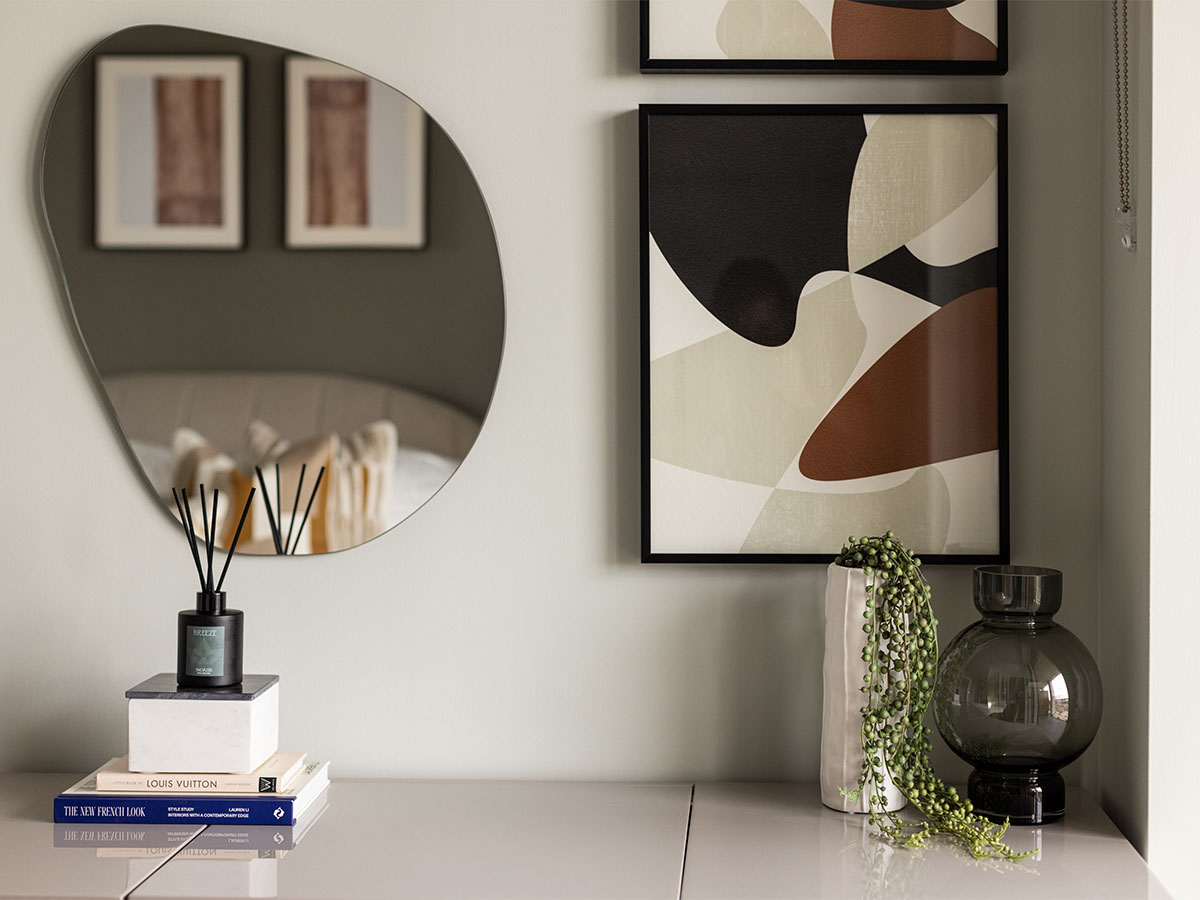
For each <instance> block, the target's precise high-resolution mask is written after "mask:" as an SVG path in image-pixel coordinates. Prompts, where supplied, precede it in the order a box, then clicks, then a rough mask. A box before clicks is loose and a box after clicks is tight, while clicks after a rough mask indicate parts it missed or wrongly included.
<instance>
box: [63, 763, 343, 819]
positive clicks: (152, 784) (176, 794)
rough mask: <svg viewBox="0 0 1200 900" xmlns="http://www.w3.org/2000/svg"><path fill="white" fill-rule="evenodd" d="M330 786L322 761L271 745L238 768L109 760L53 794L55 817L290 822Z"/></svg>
mask: <svg viewBox="0 0 1200 900" xmlns="http://www.w3.org/2000/svg"><path fill="white" fill-rule="evenodd" d="M328 786H329V763H327V762H308V761H307V760H306V757H305V754H303V753H276V754H274V755H273V756H271V757H270V758H269V759H268V760H267V761H266V762H265V763H263V764H262V765H261V766H259V767H258V768H257V769H255V770H254V771H253V772H249V773H247V774H244V775H229V774H224V773H214V774H198V773H194V772H188V773H186V774H184V773H170V772H131V771H129V765H128V757H125V756H123V757H120V758H119V759H113V760H109V761H108V762H107V763H105V764H104V765H103V766H101V767H100V768H99V769H97V770H96V771H95V772H93V773H91V774H90V775H88V776H87V777H85V778H83V779H82V780H80V781H79V782H77V783H76V784H74V785H73V786H71V787H70V788H68V789H67V790H66V791H64V792H63V793H61V794H59V795H58V796H57V797H55V798H54V821H55V822H60V823H81V824H83V823H89V824H96V823H108V824H113V825H131V824H141V825H228V824H238V825H277V826H293V825H295V824H296V822H297V820H299V819H300V818H301V817H302V816H304V814H305V812H306V811H307V810H308V809H309V808H310V807H313V806H314V805H318V804H317V801H318V799H319V798H323V796H324V793H325V789H326V788H327V787H328Z"/></svg>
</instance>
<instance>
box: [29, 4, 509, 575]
mask: <svg viewBox="0 0 1200 900" xmlns="http://www.w3.org/2000/svg"><path fill="white" fill-rule="evenodd" d="M41 178H42V193H43V202H44V207H45V214H46V220H47V225H48V228H49V231H50V234H51V237H52V242H53V244H54V248H55V251H56V252H57V254H58V259H59V263H60V266H61V270H62V276H63V279H64V282H65V286H66V294H67V297H68V303H69V305H70V307H71V311H72V313H73V315H74V318H75V321H76V323H77V324H78V327H79V333H80V336H81V338H82V341H83V344H84V346H85V348H86V352H87V355H88V356H89V357H90V361H91V363H92V365H93V367H94V370H95V373H96V377H97V378H98V380H99V383H100V385H101V386H102V387H103V392H104V394H105V395H106V396H107V398H108V401H109V404H110V406H111V409H112V413H113V416H114V419H115V421H116V423H117V424H118V425H119V427H120V430H121V432H122V433H123V434H124V436H125V439H126V440H127V442H128V445H129V449H130V452H131V457H132V458H133V459H135V460H137V462H139V463H140V464H141V469H142V472H143V473H144V475H145V478H146V481H147V483H148V484H149V485H150V486H151V489H152V490H153V492H154V496H155V499H156V501H157V502H159V503H160V504H162V505H163V506H164V508H166V509H168V510H169V511H170V513H171V514H172V515H178V513H177V512H176V507H175V503H174V500H173V499H172V495H171V488H172V487H178V488H181V489H182V488H185V487H186V488H188V490H189V492H190V493H191V494H192V495H193V499H195V495H196V492H197V491H198V490H199V485H200V484H201V483H204V484H205V485H206V489H207V490H209V491H211V490H213V489H218V490H219V491H220V495H221V506H220V508H219V510H218V521H217V524H216V533H217V545H218V546H219V547H228V546H229V543H230V540H231V538H232V535H233V532H234V531H235V526H236V524H237V521H238V518H239V517H238V513H240V511H241V509H242V504H243V503H244V501H245V499H246V498H247V497H248V496H249V493H250V488H251V487H252V486H254V485H259V484H261V482H259V480H258V477H257V474H256V472H255V467H256V466H261V468H262V470H263V472H264V474H265V475H266V476H267V477H266V479H265V484H266V487H267V490H266V493H267V495H268V497H269V499H270V502H271V505H272V506H273V507H274V511H275V512H278V520H277V523H276V524H277V525H278V527H279V531H280V532H281V533H282V532H287V531H289V530H294V531H295V534H296V537H295V538H294V539H293V540H292V542H291V544H292V548H293V549H294V551H295V552H298V553H320V552H326V551H333V550H341V549H345V548H347V547H352V546H355V545H357V544H359V543H362V542H363V541H366V540H369V539H371V538H373V537H375V536H377V535H378V534H381V533H382V532H383V531H386V530H387V529H389V528H391V527H392V526H394V525H396V524H397V523H398V522H400V521H401V520H403V519H405V518H406V517H408V516H409V515H410V514H411V513H412V512H414V511H415V510H416V509H417V508H418V507H420V506H421V505H422V504H423V503H424V502H425V501H426V500H428V499H429V498H430V497H431V496H432V495H433V494H434V493H436V491H437V490H438V489H439V488H440V487H441V486H442V484H443V483H444V482H445V481H446V479H447V478H449V477H450V475H451V474H453V472H454V471H455V469H456V467H457V466H458V464H459V463H460V462H461V460H462V458H463V457H464V456H465V455H466V454H467V452H468V451H469V450H470V449H471V446H472V445H473V444H474V442H475V439H476V437H477V435H478V433H479V428H480V425H481V423H482V421H483V418H484V415H485V413H486V411H487V408H488V405H489V403H490V401H491V397H492V392H493V389H494V387H495V382H496V376H497V372H498V369H499V365H500V356H501V349H502V344H503V337H504V295H503V286H502V283H501V277H500V262H499V255H498V251H497V247H496V240H495V235H494V233H493V230H492V225H491V220H490V218H489V216H488V212H487V207H486V205H485V204H484V200H483V196H482V195H481V194H480V191H479V187H478V185H477V184H476V182H475V179H474V177H473V176H472V174H471V171H470V169H469V168H468V166H467V164H466V161H465V160H464V159H463V157H462V156H461V154H460V153H459V152H458V150H457V149H456V147H455V146H454V144H453V143H452V142H451V140H450V139H449V137H448V136H447V135H446V133H445V132H444V131H443V130H442V129H441V128H440V127H438V125H437V123H436V122H434V121H433V119H432V118H430V117H429V116H427V115H426V114H425V113H424V112H423V111H422V110H421V108H420V107H419V106H417V105H416V104H415V103H414V102H412V101H411V100H409V99H408V98H406V97H405V96H404V95H403V94H401V93H400V92H399V91H396V90H395V89H393V88H391V87H388V86H387V85H384V84H381V83H380V82H378V81H375V80H374V79H371V78H368V77H366V76H363V75H361V74H359V73H357V72H354V71H353V70H350V69H346V68H344V67H341V66H338V65H335V64H333V63H329V62H325V61H322V60H314V59H311V58H309V57H305V56H301V55H298V54H293V53H291V52H289V51H287V50H284V49H282V48H279V47H273V46H270V45H268V44H260V43H256V42H253V41H245V40H240V39H236V38H231V37H225V36H222V35H215V34H209V33H206V32H200V31H193V30H190V29H184V28H175V27H169V26H157V25H156V26H141V27H137V28H131V29H128V30H126V31H121V32H118V33H117V34H115V35H113V36H112V37H109V38H108V39H106V40H104V41H102V42H101V43H100V44H98V45H97V46H96V47H94V48H93V49H92V50H91V52H89V53H88V54H87V55H86V56H84V58H83V59H82V60H81V61H80V63H79V64H78V65H77V66H76V67H75V69H74V71H73V72H72V73H71V75H70V76H69V78H68V79H67V81H66V83H65V85H64V86H63V88H62V92H61V94H60V96H59V97H58V99H57V102H56V103H55V106H54V109H53V112H52V114H51V117H50V120H49V124H48V126H47V130H46V136H45V145H44V154H43V166H42V173H41ZM277 464H278V467H279V468H278V472H279V485H280V487H279V488H278V489H277V488H276V483H275V473H276V469H275V466H276V465H277ZM321 467H324V474H323V475H321V481H320V485H319V487H317V490H316V493H315V494H313V493H312V490H313V488H314V486H316V484H317V476H318V474H319V473H320V470H321ZM302 472H303V473H305V482H304V483H303V484H300V477H301V474H302ZM263 493H264V492H263V490H261V489H260V490H259V491H258V495H257V496H256V498H255V500H254V502H253V504H252V505H251V508H250V514H249V517H248V519H247V524H246V526H245V529H246V530H245V533H244V534H243V535H242V538H241V541H240V542H239V544H238V548H237V549H238V552H243V551H244V552H249V553H275V552H277V549H276V546H275V542H274V539H273V537H272V531H271V522H270V521H269V520H270V519H271V518H272V517H273V516H272V515H270V514H269V511H268V510H267V509H266V508H265V507H264V505H263V504H262V503H261V500H262V495H263ZM310 500H311V506H310V505H309V504H310ZM306 509H307V510H308V513H309V518H308V519H307V521H306V520H305V510H306ZM196 512H197V515H198V514H199V510H198V508H197V509H196ZM302 523H305V524H304V527H303V529H302V530H299V529H300V528H301V524H302ZM197 530H199V526H198V524H197Z"/></svg>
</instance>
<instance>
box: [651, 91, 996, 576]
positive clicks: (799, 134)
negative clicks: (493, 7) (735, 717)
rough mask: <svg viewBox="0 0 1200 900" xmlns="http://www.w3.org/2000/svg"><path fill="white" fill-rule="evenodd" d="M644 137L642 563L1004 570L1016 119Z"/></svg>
mask: <svg viewBox="0 0 1200 900" xmlns="http://www.w3.org/2000/svg"><path fill="white" fill-rule="evenodd" d="M640 120H641V121H640V131H641V134H640V137H641V230H642V234H641V239H642V246H641V295H642V296H641V304H642V305H641V315H642V558H643V560H644V561H646V562H828V561H830V560H832V558H833V555H834V554H835V553H836V552H837V551H838V550H839V549H840V548H841V546H842V543H843V542H844V541H845V539H846V537H847V536H849V535H851V534H879V533H882V532H883V531H885V530H887V529H893V530H895V531H896V532H897V533H898V534H899V535H901V536H902V537H903V538H904V540H905V542H906V543H907V544H908V545H909V546H910V547H912V548H914V549H915V550H916V551H917V552H918V553H920V555H921V557H922V558H923V559H924V560H926V561H928V562H971V563H990V562H1007V559H1008V455H1007V446H1008V414H1007V407H1008V390H1007V235H1006V231H1007V222H1006V217H1007V213H1006V196H1007V169H1006V149H1005V148H1006V108H1005V107H1004V106H1001V105H954V106H951V105H937V106H783V105H780V106H707V105H690V106H688V105H649V106H642V107H641V109H640Z"/></svg>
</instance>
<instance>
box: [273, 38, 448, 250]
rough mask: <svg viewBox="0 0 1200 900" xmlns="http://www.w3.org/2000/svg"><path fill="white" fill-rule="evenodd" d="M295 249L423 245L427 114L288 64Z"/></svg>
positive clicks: (375, 88)
mask: <svg viewBox="0 0 1200 900" xmlns="http://www.w3.org/2000/svg"><path fill="white" fill-rule="evenodd" d="M285 65H286V68H287V72H286V82H287V246H288V247H292V248H319V247H326V248H343V249H349V248H356V247H357V248H398V249H409V250H412V249H421V248H422V247H424V246H425V165H426V163H425V111H424V110H423V109H421V107H420V106H418V105H417V104H416V103H413V101H411V100H409V99H408V98H407V97H406V96H404V95H403V94H402V93H400V92H399V91H398V90H396V89H395V88H393V87H389V86H388V85H386V84H383V83H382V82H380V81H376V80H375V79H374V78H369V77H367V76H366V75H363V74H362V73H361V72H356V71H354V70H353V69H349V68H347V67H345V66H341V65H338V64H337V63H332V62H328V61H326V60H322V59H310V58H308V57H301V56H290V57H288V58H287V61H286V63H285Z"/></svg>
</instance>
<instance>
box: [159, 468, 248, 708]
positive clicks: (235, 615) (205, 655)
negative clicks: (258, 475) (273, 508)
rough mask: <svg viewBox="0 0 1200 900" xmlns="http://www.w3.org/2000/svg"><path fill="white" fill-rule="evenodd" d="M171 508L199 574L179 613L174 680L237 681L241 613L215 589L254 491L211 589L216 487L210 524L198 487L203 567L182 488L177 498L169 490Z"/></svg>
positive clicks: (197, 683)
mask: <svg viewBox="0 0 1200 900" xmlns="http://www.w3.org/2000/svg"><path fill="white" fill-rule="evenodd" d="M172 494H174V497H175V506H176V508H177V509H178V510H179V519H180V521H181V522H182V523H183V530H184V533H185V534H186V536H187V540H188V547H189V548H190V549H191V551H192V559H193V561H194V562H195V563H196V574H197V575H199V576H200V590H199V591H197V593H196V608H195V609H183V610H180V611H179V632H178V643H179V647H178V655H177V657H176V660H177V661H176V666H175V680H176V681H177V682H178V683H179V686H180V687H186V688H223V687H232V686H234V685H238V684H241V683H242V619H243V616H242V611H241V610H240V609H228V608H226V606H225V592H224V591H223V590H221V587H222V585H224V584H225V573H226V572H228V571H229V561H230V560H231V559H233V551H234V550H235V549H237V543H238V538H240V537H241V536H242V526H243V525H245V524H246V513H248V512H249V511H250V503H251V501H252V500H253V499H254V489H253V488H251V489H250V496H249V497H247V498H246V506H245V508H244V509H243V510H242V518H241V521H239V522H238V527H237V532H236V533H235V534H234V536H233V542H232V543H231V545H230V547H229V553H228V556H226V558H225V566H224V567H223V568H222V569H221V577H220V579H219V580H218V581H217V584H216V587H213V547H214V546H215V544H216V539H217V504H218V503H219V502H220V491H215V490H214V491H213V503H212V526H211V527H209V518H208V503H207V500H206V498H205V495H204V485H200V509H201V512H202V514H203V520H204V553H205V556H206V557H207V559H208V566H207V568H206V567H205V565H204V563H202V562H201V559H200V548H199V546H198V545H197V543H196V528H195V524H194V523H193V521H192V504H191V502H190V501H189V500H188V495H187V488H184V490H183V500H182V502H181V501H180V499H179V493H178V492H177V491H174V490H173V491H172Z"/></svg>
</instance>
